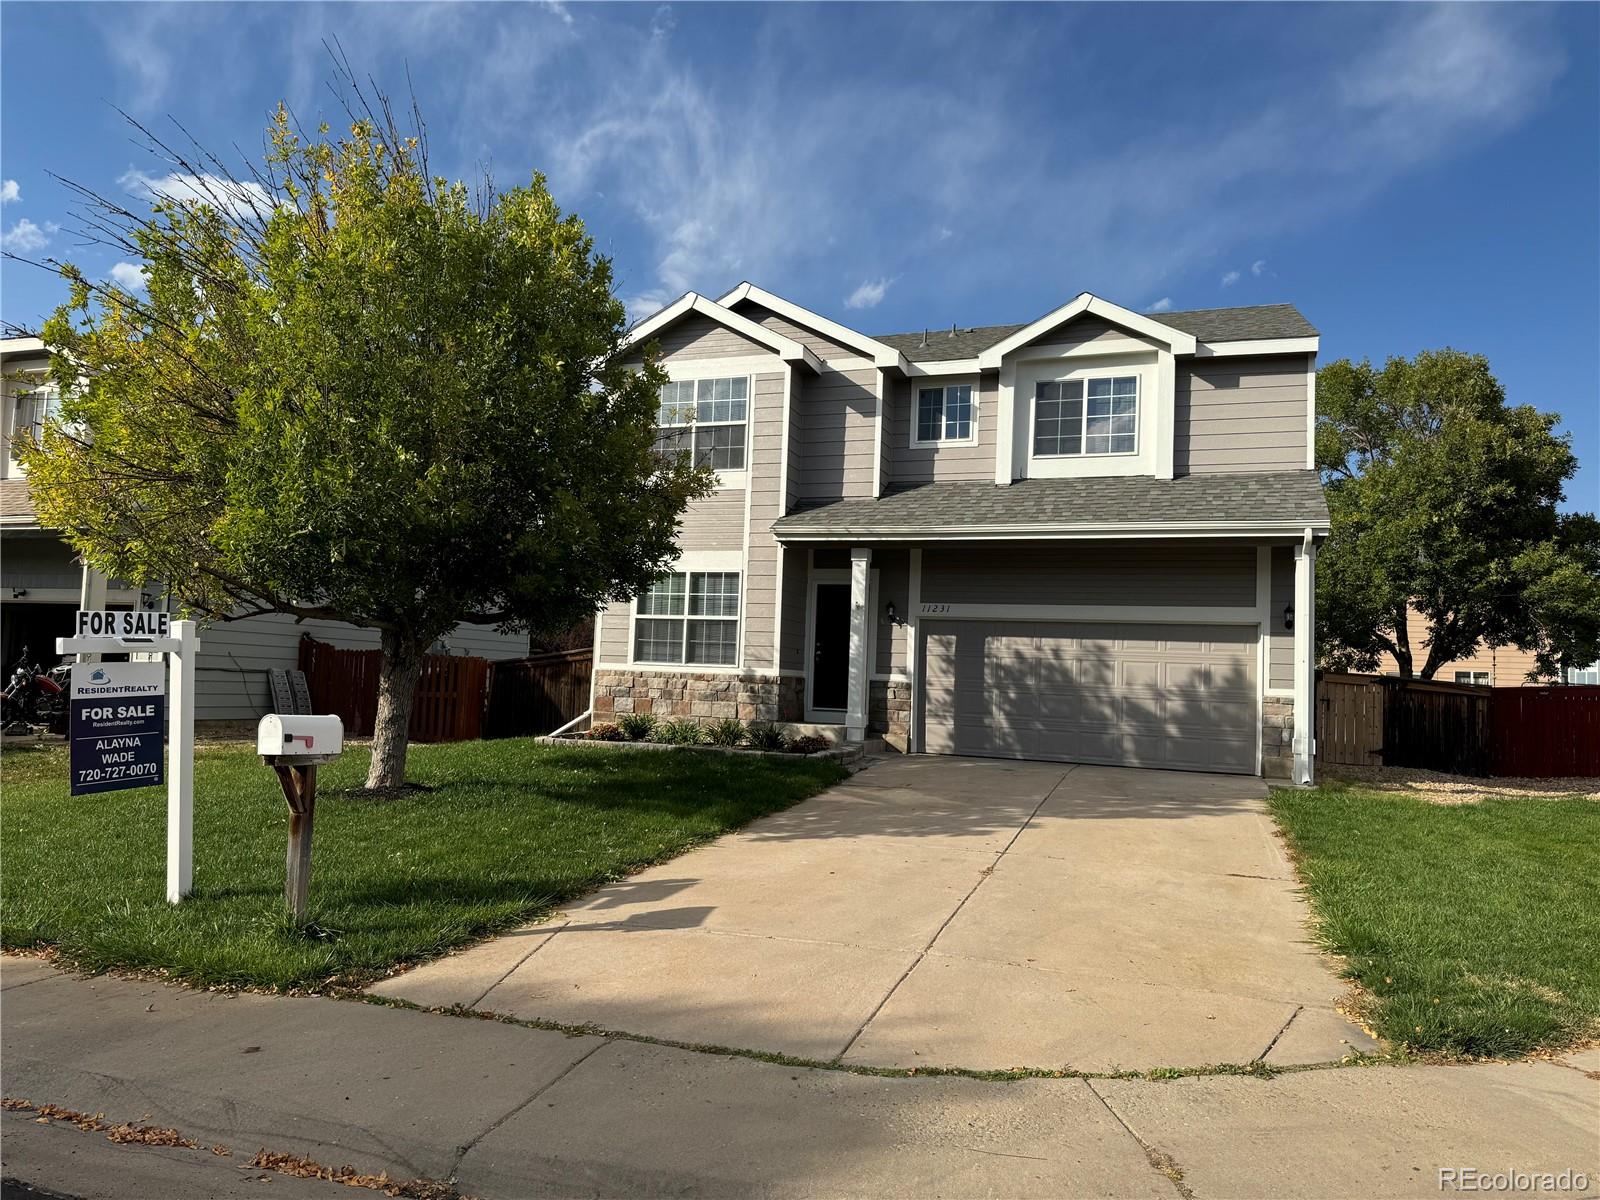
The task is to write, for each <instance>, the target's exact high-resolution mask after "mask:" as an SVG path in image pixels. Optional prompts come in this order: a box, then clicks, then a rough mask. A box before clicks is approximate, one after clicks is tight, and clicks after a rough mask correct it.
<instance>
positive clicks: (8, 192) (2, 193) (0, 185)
mask: <svg viewBox="0 0 1600 1200" xmlns="http://www.w3.org/2000/svg"><path fill="white" fill-rule="evenodd" d="M21 199H22V189H21V188H20V187H18V186H17V181H16V180H15V179H7V180H5V181H4V182H0V204H10V203H11V202H12V201H13V200H21Z"/></svg>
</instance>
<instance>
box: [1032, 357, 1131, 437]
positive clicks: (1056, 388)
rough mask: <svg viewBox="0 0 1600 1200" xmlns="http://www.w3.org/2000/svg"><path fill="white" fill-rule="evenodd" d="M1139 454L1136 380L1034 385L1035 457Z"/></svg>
mask: <svg viewBox="0 0 1600 1200" xmlns="http://www.w3.org/2000/svg"><path fill="white" fill-rule="evenodd" d="M1138 452H1139V376H1138V375H1137V374H1131V373H1130V374H1113V373H1105V374H1095V375H1089V376H1082V377H1075V378H1072V379H1041V380H1039V381H1038V382H1037V383H1036V384H1034V395H1033V453H1034V456H1035V457H1036V458H1058V457H1066V456H1081V457H1088V456H1092V455H1105V454H1137V453H1138Z"/></svg>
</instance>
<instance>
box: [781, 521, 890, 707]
mask: <svg viewBox="0 0 1600 1200" xmlns="http://www.w3.org/2000/svg"><path fill="white" fill-rule="evenodd" d="M815 562H816V551H815V550H808V551H807V552H806V633H805V642H804V643H803V646H802V654H803V657H804V662H805V667H804V669H803V670H802V671H799V672H796V674H800V675H803V676H804V677H805V695H804V696H803V698H802V700H803V711H804V712H805V714H806V720H807V721H813V722H820V723H823V724H832V725H843V724H845V715H846V712H847V710H846V709H843V708H816V707H814V706H813V705H812V703H811V664H812V663H813V662H815V661H816V654H817V647H816V634H817V585H818V584H819V583H832V584H840V583H849V582H850V570H849V568H847V567H823V568H821V569H818V568H817V566H816V565H815ZM867 595H868V599H867V611H868V613H869V614H870V613H873V612H876V609H877V603H878V568H877V567H873V568H872V569H871V570H870V571H869V573H868V588H867ZM846 653H848V650H847V651H846ZM866 662H867V663H868V664H870V666H871V667H873V668H876V666H877V663H878V623H877V621H875V620H869V621H868V622H867V657H866Z"/></svg>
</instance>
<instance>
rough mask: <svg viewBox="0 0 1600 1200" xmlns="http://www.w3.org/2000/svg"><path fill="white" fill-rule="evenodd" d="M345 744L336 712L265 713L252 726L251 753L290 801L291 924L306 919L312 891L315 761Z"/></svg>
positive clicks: (286, 896) (286, 883)
mask: <svg viewBox="0 0 1600 1200" xmlns="http://www.w3.org/2000/svg"><path fill="white" fill-rule="evenodd" d="M343 748H344V722H342V721H341V720H339V718H338V717H335V716H294V715H290V714H287V713H268V714H267V715H266V716H264V717H262V718H261V723H260V724H259V725H257V726H256V753H257V754H259V755H261V761H262V762H264V763H266V764H267V765H268V766H269V767H271V768H272V769H273V770H275V771H276V772H277V773H278V785H279V786H280V787H282V788H283V798H284V800H286V801H287V802H288V804H289V848H288V852H287V854H286V856H285V859H284V863H285V869H284V878H283V903H284V906H285V907H286V908H287V909H288V910H289V912H290V913H292V914H293V916H294V920H295V924H296V925H303V924H305V919H306V901H307V900H308V899H309V898H310V895H311V831H312V826H313V824H314V822H315V820H316V815H317V767H318V766H320V765H321V764H322V763H326V762H332V761H333V760H334V759H336V758H338V757H339V753H340V751H341V750H343Z"/></svg>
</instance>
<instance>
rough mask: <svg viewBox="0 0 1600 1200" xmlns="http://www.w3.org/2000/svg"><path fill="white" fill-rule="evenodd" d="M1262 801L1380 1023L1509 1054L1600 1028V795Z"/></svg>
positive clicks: (1310, 794)
mask: <svg viewBox="0 0 1600 1200" xmlns="http://www.w3.org/2000/svg"><path fill="white" fill-rule="evenodd" d="M1271 803H1272V809H1273V812H1274V813H1275V814H1276V816H1277V818H1278V821H1279V823H1280V824H1281V825H1282V826H1283V828H1284V830H1285V831H1286V832H1287V834H1288V836H1289V840H1290V844H1291V846H1292V847H1293V849H1294V851H1295V852H1296V854H1297V855H1298V857H1299V862H1300V871H1301V875H1302V878H1304V880H1305V881H1306V884H1307V888H1308V891H1309V893H1310V897H1311V902H1312V905H1313V908H1314V909H1315V912H1316V915H1317V920H1318V925H1319V931H1320V934H1321V937H1322V940H1323V943H1324V944H1325V945H1326V947H1327V948H1328V949H1329V950H1331V951H1333V952H1335V953H1336V954H1340V955H1343V956H1345V958H1346V959H1347V961H1348V963H1349V974H1350V976H1351V977H1352V978H1354V979H1356V980H1358V981H1359V982H1360V983H1361V985H1362V986H1363V987H1364V988H1365V989H1366V991H1367V992H1368V993H1369V994H1370V997H1371V1011H1370V1012H1369V1013H1368V1014H1367V1015H1368V1019H1369V1021H1370V1023H1371V1025H1372V1027H1373V1028H1374V1029H1375V1030H1376V1031H1377V1032H1378V1033H1379V1034H1381V1035H1382V1036H1383V1037H1385V1038H1387V1039H1390V1040H1391V1041H1393V1042H1395V1043H1398V1044H1401V1045H1404V1046H1406V1047H1409V1048H1410V1049H1413V1050H1418V1051H1437V1052H1445V1053H1448V1054H1453V1055H1474V1056H1477V1055H1493V1056H1501V1055H1506V1056H1515V1055H1521V1054H1526V1053H1529V1052H1531V1051H1534V1050H1537V1049H1540V1048H1561V1047H1565V1046H1569V1045H1571V1044H1573V1043H1574V1042H1578V1041H1582V1040H1584V1039H1586V1038H1590V1037H1594V1036H1596V1035H1597V1034H1600V804H1597V803H1595V802H1594V801H1592V800H1583V799H1578V798H1571V799H1554V800H1546V799H1527V798H1522V799H1510V798H1503V799H1489V800H1484V801H1482V802H1480V803H1476V804H1462V805H1454V806H1446V805H1439V804H1430V803H1428V802H1427V801H1425V800H1421V799H1417V798H1415V797H1411V796H1400V795H1395V794H1392V793H1390V794H1386V793H1382V792H1373V791H1362V790H1359V789H1357V788H1346V787H1342V786H1340V785H1337V784H1335V785H1330V786H1327V787H1323V788H1318V789H1315V790H1310V791H1289V790H1275V791H1274V792H1273V793H1272V800H1271Z"/></svg>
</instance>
